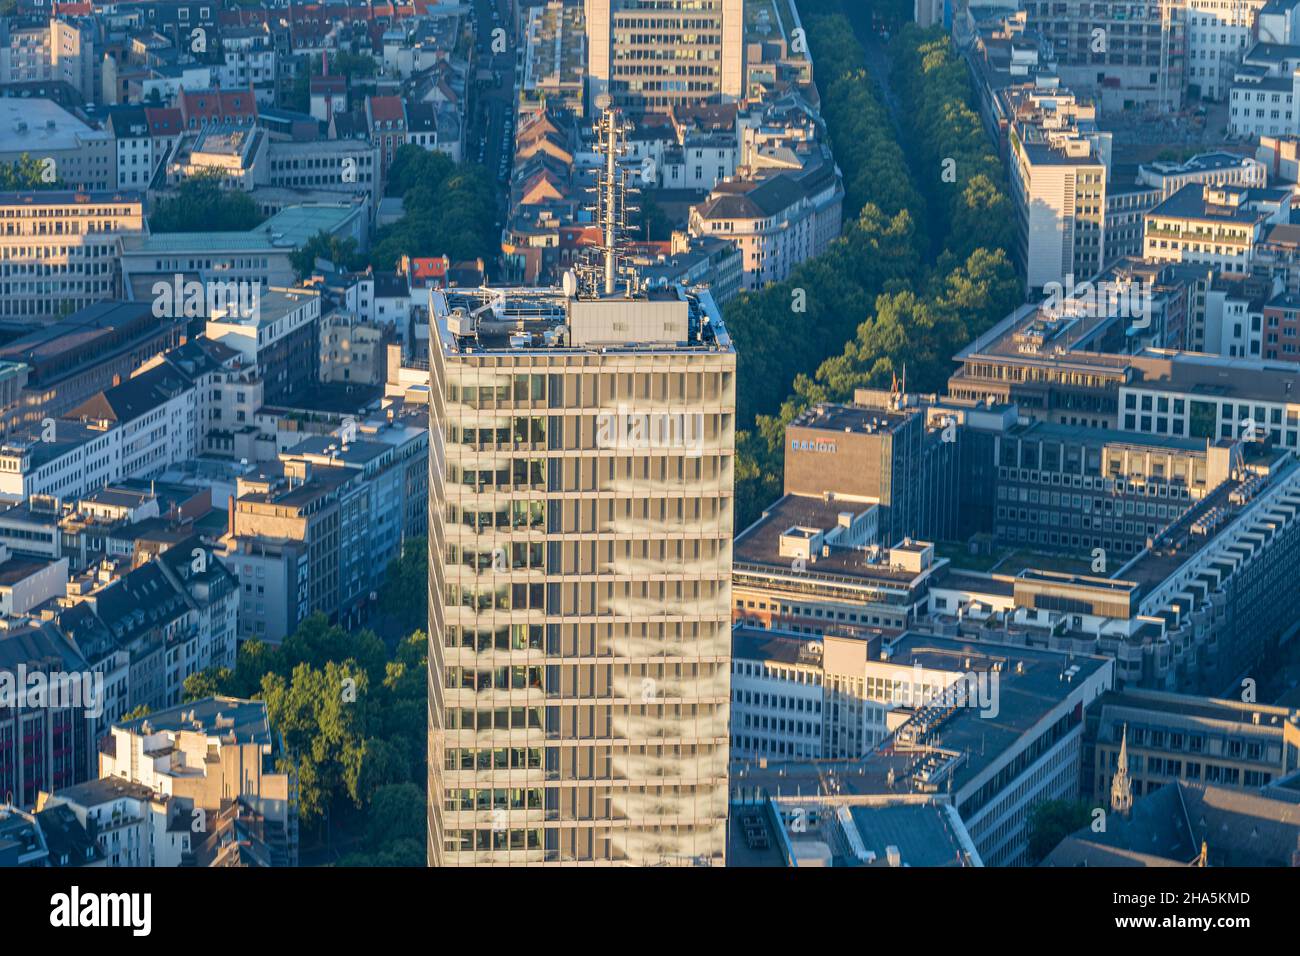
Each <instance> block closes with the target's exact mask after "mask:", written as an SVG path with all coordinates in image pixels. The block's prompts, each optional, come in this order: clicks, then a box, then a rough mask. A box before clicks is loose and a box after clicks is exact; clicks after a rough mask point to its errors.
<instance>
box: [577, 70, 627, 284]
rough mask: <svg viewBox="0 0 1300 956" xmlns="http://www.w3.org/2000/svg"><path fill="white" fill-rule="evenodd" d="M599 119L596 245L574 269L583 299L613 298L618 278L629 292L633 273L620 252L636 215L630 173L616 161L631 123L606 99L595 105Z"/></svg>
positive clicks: (625, 150)
mask: <svg viewBox="0 0 1300 956" xmlns="http://www.w3.org/2000/svg"><path fill="white" fill-rule="evenodd" d="M599 105H600V107H601V113H600V118H599V119H597V120H596V123H595V126H594V130H595V133H596V152H597V154H598V155H599V156H600V157H601V159H602V160H604V162H602V163H601V167H600V172H599V174H598V175H597V177H596V186H595V187H594V189H593V190H592V191H594V192H595V193H596V204H595V205H594V206H589V207H588V209H590V210H591V211H592V212H594V213H595V221H596V224H597V225H598V226H599V227H600V243H599V244H598V245H595V246H591V247H589V250H588V256H587V257H586V259H585V261H584V262H583V263H581V264H580V265H579V266H578V280H579V288H580V291H581V293H582V294H583V295H585V296H591V297H598V296H601V295H606V296H611V295H614V293H615V291H616V289H617V286H618V279H619V277H620V276H622V277H624V278H625V279H626V280H627V281H628V285H629V292H630V291H631V285H632V283H633V282H634V280H635V277H636V270H635V269H633V268H632V267H630V266H628V265H626V264H625V263H626V256H625V255H624V250H625V248H626V245H627V242H628V240H629V238H630V237H629V229H628V216H629V215H630V214H631V213H634V212H636V211H637V208H638V207H636V206H633V205H631V204H630V203H629V202H628V198H629V196H631V195H633V194H634V193H635V192H636V190H635V189H634V187H632V186H630V185H629V184H628V179H629V176H630V171H629V169H628V167H627V165H626V164H624V163H620V162H619V159H620V158H621V157H623V156H624V155H626V153H627V134H628V133H629V132H631V130H632V124H631V122H630V121H629V120H628V119H627V118H626V117H625V116H624V115H623V111H622V110H620V109H618V108H617V107H615V106H613V105H611V101H610V99H609V97H608V96H602V97H601V98H600V101H599Z"/></svg>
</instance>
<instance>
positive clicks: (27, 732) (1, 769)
mask: <svg viewBox="0 0 1300 956" xmlns="http://www.w3.org/2000/svg"><path fill="white" fill-rule="evenodd" d="M88 652H89V649H86V650H85V651H83V649H82V648H79V647H78V645H77V644H76V643H75V642H73V641H71V640H69V639H68V637H67V636H66V635H65V634H63V633H61V632H60V631H59V629H58V628H56V627H55V626H54V625H53V624H51V623H50V622H47V621H30V620H27V619H25V618H18V619H3V620H0V680H2V681H3V683H4V685H5V687H6V697H8V696H9V695H11V694H14V693H16V692H21V693H22V698H21V699H18V698H11V699H8V700H6V703H5V706H4V707H0V787H3V788H4V791H5V793H6V794H12V797H11V799H12V800H13V801H15V802H17V803H19V804H21V805H23V806H27V807H30V806H33V805H34V804H35V803H36V798H37V795H38V794H39V793H40V791H42V790H50V789H54V788H56V787H65V786H71V785H72V784H74V783H77V782H79V781H81V780H84V779H86V777H87V776H89V775H90V774H91V773H93V772H94V757H93V752H94V750H95V739H96V737H97V736H98V735H99V734H101V733H103V732H104V730H105V728H106V727H107V723H106V722H107V721H108V720H112V719H114V718H115V717H116V716H117V715H116V713H114V712H112V711H111V710H109V707H110V706H111V702H110V701H109V700H108V699H107V698H108V695H107V692H106V691H105V690H104V684H103V682H100V683H99V684H98V685H97V683H96V680H95V668H94V667H93V666H92V665H91V664H90V663H89V662H88V661H87V660H86V657H85V656H84V654H85V653H88ZM115 665H116V667H115V669H119V670H120V661H119V662H115ZM36 674H41V675H44V677H45V679H46V684H47V687H48V692H49V695H48V697H42V698H39V699H35V698H30V697H28V695H27V693H26V691H27V688H28V687H29V686H30V685H29V684H28V678H29V677H31V676H34V675H36Z"/></svg>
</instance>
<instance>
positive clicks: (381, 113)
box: [368, 96, 406, 123]
mask: <svg viewBox="0 0 1300 956" xmlns="http://www.w3.org/2000/svg"><path fill="white" fill-rule="evenodd" d="M368 101H369V103H370V118H371V120H373V121H374V122H378V123H383V122H386V121H389V120H392V121H394V122H396V121H398V120H405V119H406V108H405V106H403V104H402V98H401V97H400V96H371V97H368Z"/></svg>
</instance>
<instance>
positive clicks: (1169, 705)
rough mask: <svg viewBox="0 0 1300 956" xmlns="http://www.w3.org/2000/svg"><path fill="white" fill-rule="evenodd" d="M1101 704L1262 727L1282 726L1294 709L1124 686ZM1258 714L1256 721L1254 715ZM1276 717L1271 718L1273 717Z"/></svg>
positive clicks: (1280, 728) (1107, 695) (1279, 727)
mask: <svg viewBox="0 0 1300 956" xmlns="http://www.w3.org/2000/svg"><path fill="white" fill-rule="evenodd" d="M1098 704H1099V705H1100V706H1101V707H1103V708H1106V707H1115V708H1123V709H1126V710H1127V709H1132V710H1144V711H1152V712H1154V713H1159V714H1170V715H1173V716H1176V717H1193V718H1197V719H1200V720H1213V721H1221V722H1223V723H1227V724H1241V725H1244V726H1246V727H1258V729H1259V730H1261V731H1276V732H1278V733H1280V732H1281V730H1282V726H1281V725H1282V724H1283V723H1284V722H1285V721H1286V720H1288V719H1289V718H1291V717H1292V715H1293V713H1297V712H1293V711H1292V710H1291V709H1290V708H1287V707H1274V706H1270V705H1268V704H1247V703H1243V702H1242V701H1239V700H1218V699H1216V698H1213V697H1197V696H1193V695H1191V694H1169V693H1164V692H1161V691H1151V690H1142V689H1126V690H1123V691H1107V692H1106V693H1105V694H1103V695H1102V696H1101V698H1100V699H1099V700H1098ZM1257 714H1258V715H1259V717H1260V722H1259V724H1256V723H1255V715H1257ZM1275 717H1276V718H1278V720H1277V722H1276V723H1274V722H1273V718H1275Z"/></svg>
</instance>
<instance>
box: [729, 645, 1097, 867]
mask: <svg viewBox="0 0 1300 956" xmlns="http://www.w3.org/2000/svg"><path fill="white" fill-rule="evenodd" d="M857 643H858V644H859V647H857V648H855V647H853V646H852V644H851V643H850V644H848V645H846V647H845V649H846V650H848V651H850V652H851V653H854V654H855V659H854V661H853V663H852V664H851V665H850V667H849V668H847V670H848V671H849V672H852V674H853V679H854V680H855V681H856V682H857V684H856V685H855V686H853V688H852V689H851V690H850V689H845V690H843V691H841V692H840V693H841V694H842V698H841V703H843V704H848V703H849V702H850V701H851V700H852V698H854V697H855V696H856V697H858V698H859V701H860V703H861V704H862V705H863V707H864V708H869V709H871V710H872V711H873V713H874V714H883V715H885V719H886V723H885V728H884V729H885V730H886V731H887V732H888V735H887V736H886V738H885V746H880V747H877V748H875V749H874V750H872V751H871V752H870V753H868V754H866V755H865V756H864V757H862V758H861V759H859V760H848V761H835V762H816V761H811V760H808V759H806V758H805V759H803V760H801V759H800V758H797V757H796V758H792V759H784V760H777V759H768V760H763V759H747V758H746V757H745V756H744V755H738V756H737V759H736V761H735V762H734V764H733V767H732V795H733V801H735V802H739V803H743V804H744V805H745V806H746V807H747V808H748V807H749V806H752V805H753V804H754V803H755V802H762V801H764V800H771V801H772V802H773V804H774V805H776V808H777V809H778V812H779V814H780V823H779V826H780V829H782V830H784V831H786V833H787V836H786V837H785V838H784V840H785V842H784V843H783V844H782V848H784V847H785V846H790V847H791V849H795V848H797V847H798V842H799V840H800V839H801V837H800V836H799V835H798V831H807V832H819V831H820V832H826V830H827V823H828V822H829V821H828V816H829V815H830V814H831V813H832V812H833V815H834V817H835V818H836V819H837V820H838V821H839V824H840V825H841V826H844V825H845V822H844V818H845V816H846V815H848V816H850V817H851V821H850V825H851V826H852V827H853V829H855V830H858V831H859V833H861V832H862V831H861V829H860V828H861V827H863V826H864V825H868V826H869V821H865V820H863V819H862V817H861V816H860V815H859V814H860V813H866V812H868V810H867V808H869V807H872V806H873V805H874V806H876V807H879V806H881V805H882V803H885V802H889V803H892V804H894V805H898V804H899V803H902V802H904V801H908V802H909V803H910V805H912V806H917V805H924V804H925V803H927V802H929V801H932V800H942V801H943V802H944V803H946V804H947V805H949V806H950V807H951V808H952V811H953V813H952V814H951V815H950V816H948V819H947V821H945V822H946V823H947V824H948V827H946V829H950V832H951V829H952V828H955V829H956V831H957V832H958V833H961V834H965V836H964V839H963V840H956V841H952V840H945V841H944V843H943V844H942V845H943V847H944V850H943V851H941V852H940V854H939V857H938V859H935V861H934V863H933V864H932V865H942V863H941V862H940V861H941V860H944V858H945V857H946V862H948V863H949V864H953V865H972V864H973V865H980V862H981V861H982V864H983V865H987V866H1018V865H1024V864H1025V863H1026V862H1028V860H1027V856H1028V849H1029V821H1030V817H1031V814H1032V811H1033V808H1034V807H1035V806H1036V805H1037V804H1039V803H1041V802H1042V801H1044V800H1074V799H1077V797H1078V795H1079V767H1080V759H1081V756H1082V753H1083V745H1084V715H1085V714H1086V713H1087V712H1088V709H1089V708H1090V707H1092V706H1093V705H1094V702H1095V701H1096V700H1097V699H1098V698H1099V697H1100V696H1101V695H1102V694H1104V693H1105V692H1106V691H1107V690H1109V689H1110V688H1111V686H1112V683H1113V673H1114V665H1113V662H1111V661H1109V660H1106V659H1104V658H1100V657H1096V656H1092V655H1087V654H1079V653H1076V654H1074V655H1073V656H1070V655H1067V654H1065V653H1062V652H1057V651H1049V650H1039V649H1033V648H1025V647H995V646H990V645H988V644H984V643H982V642H980V641H973V640H960V639H957V640H954V639H950V638H945V637H937V636H927V635H923V634H912V633H909V634H905V635H902V636H901V637H898V638H895V639H894V640H892V641H890V642H888V643H886V644H885V645H883V646H882V647H881V648H880V651H879V653H878V654H875V655H871V656H869V657H865V658H864V657H862V656H861V655H862V651H861V647H860V645H861V642H857ZM829 653H830V651H829V650H827V651H826V652H824V656H826V655H829ZM859 662H860V663H859ZM859 666H861V671H859V670H858V667H859ZM868 668H870V670H868ZM846 676H847V674H846ZM828 696H831V695H829V694H828ZM795 713H796V714H797V713H798V711H797V710H796V711H795ZM850 713H851V715H852V719H851V721H850V723H856V721H857V714H856V713H853V712H852V711H851V712H850ZM822 714H823V715H825V714H826V705H825V704H823V709H822ZM814 715H815V713H814ZM769 723H770V722H769ZM796 723H797V719H796ZM734 726H735V725H734V722H733V727H734ZM788 727H789V717H788V715H787V728H788ZM795 733H796V735H797V731H796V732H795ZM778 734H779V732H778ZM786 734H787V737H789V735H790V731H789V730H787V731H786ZM840 807H843V811H842V812H841V810H840ZM954 818H955V822H954ZM795 820H798V823H795ZM916 823H917V824H918V825H924V824H923V822H922V821H920V820H918V821H916ZM792 831H793V832H792ZM868 832H870V830H868ZM781 839H783V838H782V837H780V836H779V835H778V840H781ZM871 842H872V845H873V847H874V852H870V853H869V852H868V851H867V848H866V847H865V846H863V847H861V852H855V850H856V848H853V847H852V846H850V847H848V848H846V851H845V852H846V855H848V856H850V857H851V858H853V857H856V861H855V862H853V863H848V864H847V865H870V864H871V863H873V862H876V860H882V862H881V863H880V864H879V865H885V863H886V862H887V863H888V865H890V866H898V865H902V864H903V863H904V862H906V857H905V852H906V851H903V852H900V849H899V846H898V845H897V844H896V843H895V844H893V845H892V846H882V845H881V844H882V843H885V842H886V841H881V840H879V836H878V835H877V836H876V838H875V839H873V840H872V841H871ZM963 843H964V844H965V846H966V847H967V848H966V849H964V850H963V849H962V846H963ZM923 845H924V841H923ZM809 850H810V851H811V850H812V848H809ZM919 850H920V848H918V851H919ZM945 851H946V852H945ZM788 855H789V854H787V856H788ZM809 855H810V857H811V859H810V860H809V862H810V863H813V864H814V865H815V863H816V859H817V856H818V854H817V853H814V852H810V854H809ZM820 855H821V857H823V858H824V857H825V851H824V850H823V851H821V854H820ZM743 858H744V854H743V853H742V859H743ZM919 859H920V857H918V861H919ZM770 865H782V863H781V862H775V861H774V862H773V863H772V864H770ZM797 865H804V864H803V863H802V862H799V863H798V864H797ZM820 865H826V864H825V863H822V864H820ZM914 865H920V864H919V862H918V863H916V864H914Z"/></svg>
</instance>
